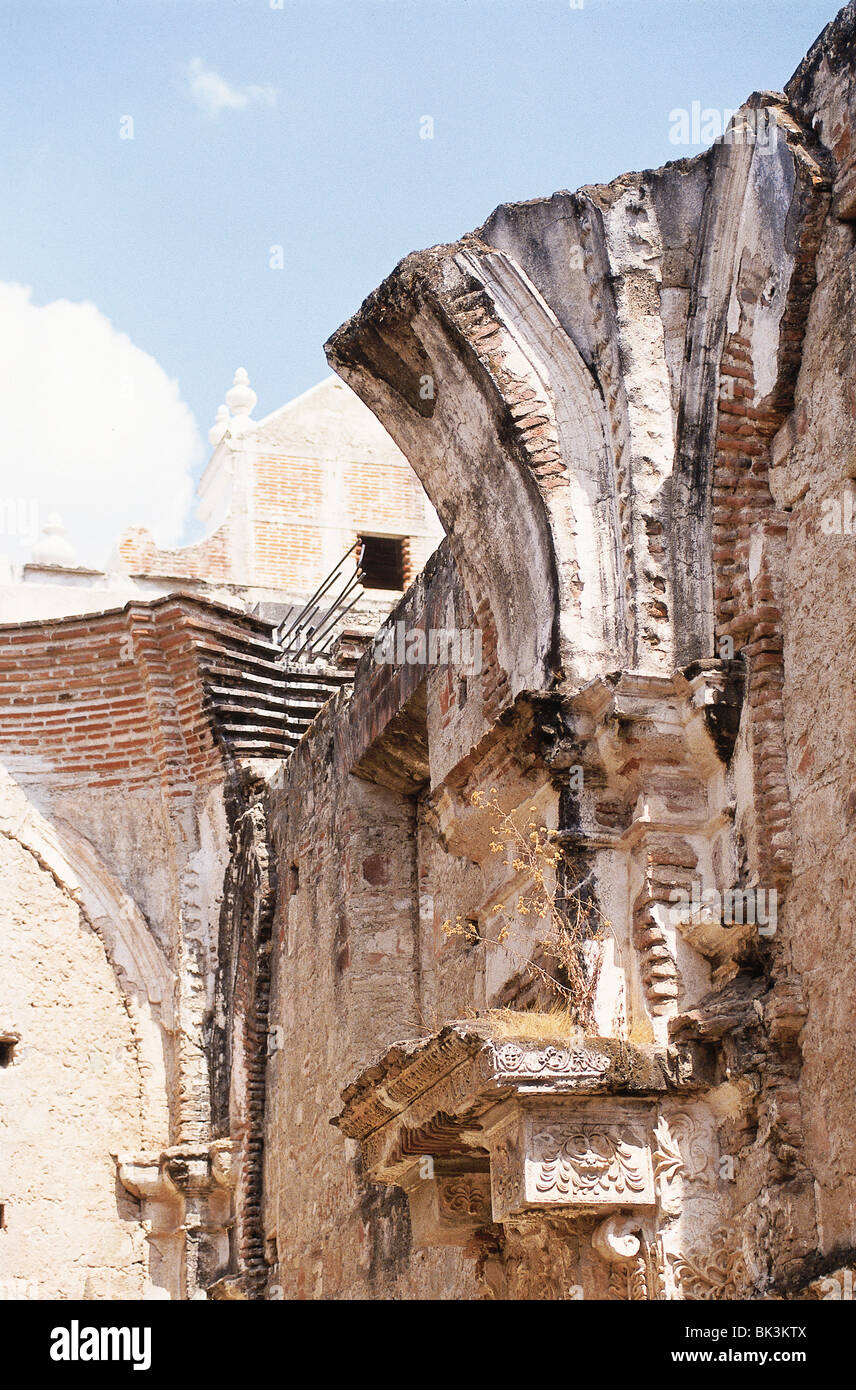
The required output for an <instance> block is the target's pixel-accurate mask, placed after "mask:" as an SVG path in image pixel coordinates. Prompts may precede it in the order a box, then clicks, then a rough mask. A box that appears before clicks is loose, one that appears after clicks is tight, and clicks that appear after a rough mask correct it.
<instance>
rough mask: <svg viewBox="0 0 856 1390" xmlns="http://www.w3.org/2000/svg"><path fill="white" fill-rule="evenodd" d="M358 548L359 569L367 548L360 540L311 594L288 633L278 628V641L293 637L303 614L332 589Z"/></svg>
mask: <svg viewBox="0 0 856 1390" xmlns="http://www.w3.org/2000/svg"><path fill="white" fill-rule="evenodd" d="M358 546H359V548H360V554H359V557H358V559H357V567H358V568H359V563H360V560H362V558H363V551H364V550H365V546H364V545H363V543H362V542H361V541H360V540H356V541H354V544H353V545H352V546H350V547H349V549H348V550H346V551H345V553H344V555H343V556H342V558H341V560H339V561H338V562H337V563H336V564H335V565H334V566H333V568H332V570H331V571H330V573H329V574H328V575H327V577H326V579H322V581H321V583H320V584H319V585H318V588H317V589H316V590H315V592H314V594H311V595H310V597H309V598H308V599H307V600H306V603H305V604H304V606H303V608H301V610H300V612H299V613H298V615H297V617H296V618H295V619H294V622H293V623H292V624H291V627H290V628H289V629H288V631H287V632H285V633H281V632H280V629H279V628H277V633H276V636H277V640H278V641H279V642H284V641H285V640H286V638H288V637H290V636H291V634H292V632H293V631H294V629H295V628H296V627H298V626H299V625H300V620H301V618H302V617H303V614H304V613H305V612H306V610H307V609H308V608H310V607H311V605H312V604H313V603H315V601H316V599H319V598H320V597H321V595H322V594H324V593H326V592H327V590H328V588H329V587H330V585H331V584H332V583H333V582H334V581H335V579H336V577H337V575H338V573H339V570H340V569H341V568H342V566H343V565H344V563H345V561H346V560H347V558H348V556H349V555H351V554H353V552H354V551H355V550H356V549H357V547H358ZM289 616H290V615H289ZM285 621H286V622H287V621H288V619H285ZM282 626H284V624H280V627H282Z"/></svg>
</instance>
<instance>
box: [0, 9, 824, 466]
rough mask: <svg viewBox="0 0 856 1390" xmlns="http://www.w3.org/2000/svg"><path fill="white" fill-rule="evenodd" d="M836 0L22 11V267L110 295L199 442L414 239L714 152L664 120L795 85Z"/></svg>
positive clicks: (14, 70)
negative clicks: (683, 143) (683, 139)
mask: <svg viewBox="0 0 856 1390" xmlns="http://www.w3.org/2000/svg"><path fill="white" fill-rule="evenodd" d="M274 3H277V0H274ZM837 8H838V7H837V6H836V5H835V4H834V3H833V2H832V0H773V3H770V0H584V5H583V8H581V9H576V8H572V7H571V4H570V3H569V0H349V3H342V0H282V7H281V8H272V5H271V0H91V3H90V2H89V0H51V3H45V2H44V0H22V2H20V3H19V0H0V73H2V90H3V103H2V108H3V115H2V126H0V169H2V176H3V187H4V190H5V198H4V204H5V206H4V217H3V219H2V221H0V282H15V283H18V284H22V285H27V286H31V287H32V302H33V303H34V304H36V305H45V304H48V303H49V302H51V301H54V300H57V299H67V300H70V301H72V302H78V301H84V300H87V301H92V302H93V303H94V304H95V305H96V306H97V308H98V309H99V310H100V311H101V313H102V314H103V315H106V317H107V318H108V319H109V320H110V321H111V323H112V325H113V328H114V329H115V330H117V331H119V332H121V333H124V334H127V335H128V336H129V337H130V339H131V340H132V342H133V344H134V345H135V346H136V347H137V348H139V349H142V350H143V351H144V352H145V353H147V354H150V355H151V357H153V358H154V359H156V362H157V363H158V364H160V367H161V368H163V371H164V372H165V373H166V375H167V377H169V378H175V379H176V380H177V381H178V385H179V390H180V393H181V396H182V397H183V399H184V401H185V402H187V404H188V405H189V407H190V409H191V410H192V411H193V413H194V414H195V416H196V420H197V423H198V426H199V428H200V430H202V431H203V432H204V431H206V430H207V428H208V426H209V424H210V423H211V422H212V420H213V416H214V411H215V409H216V407H217V405H218V404H219V403H220V401H221V400H222V396H223V393H224V391H225V390H226V388H227V386H228V384H229V382H230V380H231V375H232V372H233V371H234V368H235V367H236V366H238V365H244V366H246V367H247V368H248V370H249V372H250V376H251V379H252V382H253V385H254V387H255V388H256V390H257V391H258V393H259V397H260V400H259V407H258V410H257V414H261V413H266V412H268V411H270V410H272V409H274V408H276V407H277V406H278V405H280V404H282V403H283V402H284V401H286V400H288V399H289V398H290V397H292V396H294V395H296V394H298V393H299V392H300V391H303V390H305V389H306V388H307V387H309V386H311V385H312V384H313V383H314V382H316V381H317V380H319V379H320V378H321V377H323V376H324V375H325V374H326V372H327V368H326V364H325V361H324V357H323V353H322V344H323V342H324V340H325V338H326V337H327V336H328V335H329V334H330V333H331V332H332V331H333V330H334V329H335V328H336V327H337V326H338V325H339V324H340V323H341V322H342V321H343V320H344V319H345V318H347V317H348V316H349V314H351V313H352V312H353V311H354V310H355V309H356V308H357V307H358V305H359V303H360V301H361V300H362V298H363V297H364V296H365V295H366V294H367V293H368V292H369V291H370V290H371V289H372V288H373V287H374V286H375V285H376V284H377V283H378V282H379V281H380V280H381V279H382V278H383V277H384V275H386V274H387V273H388V272H389V271H390V270H391V268H392V267H393V266H394V264H395V263H396V262H397V261H398V260H399V259H400V258H401V257H402V256H404V255H406V254H407V253H408V252H409V251H411V250H414V249H416V248H418V247H421V246H426V245H431V244H432V243H436V242H442V241H448V240H452V239H455V238H456V237H458V236H459V235H460V234H461V233H463V232H464V231H467V230H470V229H471V228H473V227H474V226H477V225H478V224H479V223H480V222H481V221H483V220H484V218H485V217H486V216H487V214H488V213H489V212H490V211H491V209H492V208H493V207H494V206H495V205H496V204H497V203H499V202H506V201H516V200H520V199H526V198H531V197H536V196H539V195H547V194H549V193H552V192H553V191H554V190H555V189H557V188H576V187H578V186H579V185H581V184H583V183H591V182H599V181H606V180H609V179H611V178H614V177H615V176H616V175H618V174H620V173H622V172H623V171H625V170H628V169H634V168H645V167H652V166H656V165H658V164H661V163H663V162H665V161H666V160H667V159H670V158H675V157H677V156H681V155H684V154H687V153H693V152H694V151H693V150H691V149H686V148H677V149H676V148H675V146H674V145H673V144H670V141H669V113H670V111H672V110H673V109H674V108H677V107H685V108H687V109H689V107H690V106H691V103H692V102H693V101H700V102H701V104H702V106H704V107H716V108H727V107H736V106H738V105H739V104H740V103H741V101H743V100H744V99H745V98H746V97H747V96H748V94H749V93H750V92H751V91H753V90H756V89H759V88H768V87H769V88H781V86H782V85H783V83H784V82H785V81H786V80H787V78H788V77H789V76H790V74H791V72H792V71H793V69H794V67H795V66H796V64H797V63H798V62H799V60H800V59H801V57H802V56H803V54H804V52H805V51H806V49H807V48H808V46H809V45H810V43H811V42H812V41H813V39H814V38H815V37H816V35H817V34H818V33H819V31H820V30H821V29H822V28H823V26H824V24H825V23H827V22H828V21H829V20H830V19H831V18H832V17H833V15H834V14H835V13H836V10H837ZM194 64H195V66H192V65H194ZM194 77H195V78H196V87H195V88H194ZM218 81H219V82H221V83H222V84H225V85H224V86H221V87H219V88H218V87H217V83H218ZM212 84H213V86H212ZM218 91H219V92H220V95H221V97H222V98H223V100H225V101H228V102H231V103H232V104H229V105H223V106H221V108H220V109H219V110H215V109H214V106H216V94H217V92H218ZM212 93H213V94H214V97H215V101H214V106H212V104H211V97H212ZM206 101H207V103H208V104H207V106H206ZM129 115H130V116H131V117H132V118H133V135H134V138H133V139H132V140H130V139H125V140H123V139H120V122H121V120H122V118H123V117H125V116H129ZM425 115H430V116H431V117H432V118H433V121H434V138H433V139H431V140H428V139H420V134H419V132H420V119H421V118H422V117H423V116H425ZM126 129H127V126H126ZM276 245H281V246H282V247H283V261H284V264H283V268H282V269H281V270H280V269H272V268H271V266H270V264H269V261H270V248H271V247H272V246H276ZM0 335H2V328H0ZM200 464H201V458H200V457H196V458H195V459H194V461H193V467H194V470H195V471H197V472H198V469H199V466H200Z"/></svg>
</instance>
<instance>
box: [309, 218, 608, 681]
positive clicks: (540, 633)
mask: <svg viewBox="0 0 856 1390" xmlns="http://www.w3.org/2000/svg"><path fill="white" fill-rule="evenodd" d="M327 354H328V358H329V360H330V362H331V365H333V366H334V367H335V368H336V370H337V371H338V372H339V373H340V375H341V376H343V377H344V379H345V380H346V381H347V382H348V384H349V385H351V386H352V387H353V389H354V390H355V391H356V392H357V393H358V394H359V395H361V396H362V398H363V400H365V402H366V403H367V404H368V405H369V406H370V407H371V409H373V410H374V411H375V413H376V414H377V415H378V417H379V418H380V420H381V421H382V423H383V424H384V425H385V426H386V428H387V429H388V431H389V433H390V434H391V435H392V436H393V438H394V439H395V441H396V443H397V444H398V445H399V447H400V448H401V449H402V450H403V452H404V453H405V454H406V455H407V457H408V459H409V461H410V463H411V466H412V467H413V469H414V471H415V472H416V473H417V475H418V476H419V478H420V480H421V482H422V484H423V486H424V487H425V490H426V492H427V493H428V496H429V497H430V499H431V501H432V503H433V504H434V506H435V508H436V510H437V512H438V515H439V516H440V519H441V521H442V523H443V525H444V527H445V529H446V531H447V534H448V536H449V540H450V544H451V546H452V550H453V554H454V556H455V560H456V563H457V565H458V568H459V570H460V572H461V577H462V579H463V581H464V584H465V586H466V588H467V591H468V593H469V596H470V600H471V603H472V606H473V610H474V612H475V613H476V616H477V618H478V620H479V621H480V622H481V623H482V625H483V626H485V625H486V624H492V626H493V628H494V629H495V641H496V651H497V659H498V661H499V664H500V665H501V667H502V668H503V670H504V671H505V672H506V673H507V676H508V686H509V689H510V693H511V695H512V696H514V695H516V694H517V693H519V692H520V691H521V690H524V689H528V690H544V689H548V688H549V687H550V686H551V684H552V683H553V681H554V679H555V677H556V675H557V674H558V673H560V672H561V673H565V671H566V670H567V673H569V674H570V675H571V676H572V677H573V678H575V679H577V680H580V681H584V680H587V679H590V678H591V677H592V676H593V675H594V674H595V672H596V670H597V669H598V668H601V669H602V666H603V663H604V661H605V660H606V661H609V660H610V659H611V658H615V657H617V656H618V654H619V648H620V645H621V636H620V634H621V613H622V604H621V600H620V592H619V584H618V581H617V565H616V555H617V548H616V542H615V500H614V486H613V483H612V477H611V473H610V469H609V466H608V458H607V450H606V439H605V415H604V411H603V403H602V398H601V397H600V394H599V392H598V389H597V387H596V385H595V382H594V380H593V378H592V376H591V373H590V371H589V369H588V368H587V367H586V366H585V364H584V362H583V361H582V358H581V357H580V356H579V353H578V352H577V349H576V348H575V347H574V345H573V343H572V342H571V340H570V339H569V338H568V336H567V334H566V333H565V332H564V330H563V329H562V327H561V325H560V324H559V322H558V319H557V318H556V316H555V314H554V313H553V311H552V310H551V309H550V308H549V306H548V305H547V304H546V302H545V301H544V300H543V298H542V297H541V295H540V294H539V293H538V291H537V290H536V289H535V287H534V285H532V283H531V281H530V280H529V279H528V277H527V276H526V275H525V273H524V272H523V271H522V270H521V268H520V266H519V265H518V264H517V263H516V262H515V261H514V260H513V259H512V258H511V257H510V256H507V255H506V254H504V253H502V252H497V251H493V250H491V249H490V248H488V247H485V246H484V245H483V244H482V243H480V242H478V241H477V240H475V239H473V238H470V239H468V240H466V241H464V242H462V243H459V245H458V246H456V247H445V248H437V249H434V250H432V251H429V252H423V253H419V254H417V255H415V256H410V257H408V258H407V259H406V260H405V261H403V262H402V264H401V265H400V266H399V267H398V269H397V270H396V272H395V273H394V274H393V275H392V276H391V277H390V279H389V280H387V281H386V282H385V283H384V285H382V286H381V287H380V289H379V290H378V291H377V292H376V293H375V294H374V295H372V296H371V297H370V298H369V299H368V300H367V301H366V303H365V304H364V305H363V307H362V309H361V311H360V313H359V314H358V315H356V316H355V318H354V319H352V320H351V321H350V322H349V323H347V324H345V325H344V327H343V328H341V329H340V330H339V331H338V333H336V334H335V335H334V336H333V338H332V339H331V340H330V342H329V343H328V344H327Z"/></svg>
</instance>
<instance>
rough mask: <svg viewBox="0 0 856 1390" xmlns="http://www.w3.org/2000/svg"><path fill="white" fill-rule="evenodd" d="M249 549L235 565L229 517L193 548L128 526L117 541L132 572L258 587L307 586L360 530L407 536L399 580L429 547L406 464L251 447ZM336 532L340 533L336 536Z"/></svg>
mask: <svg viewBox="0 0 856 1390" xmlns="http://www.w3.org/2000/svg"><path fill="white" fill-rule="evenodd" d="M236 459H237V460H239V461H241V460H243V464H245V466H247V467H250V468H251V469H252V483H251V487H252V496H253V530H252V538H251V547H252V553H251V556H249V557H247V560H246V561H245V562H243V563H240V562H239V560H238V557H237V554H236V537H235V530H236V528H235V526H234V525H233V523H232V520H231V518H230V517H227V519H226V520H225V521H224V523H223V525H222V526H220V527H219V528H218V530H217V531H215V532H214V533H213V535H211V536H209V537H207V538H206V539H205V540H203V541H199V542H198V543H197V544H195V545H190V546H187V547H185V548H183V549H177V550H162V549H160V548H159V547H158V546H156V545H155V542H154V540H153V539H152V537H151V535H150V534H149V532H148V531H146V530H143V529H139V528H138V529H136V530H133V531H128V532H127V533H126V534H125V536H124V537H123V538H122V541H121V543H120V545H119V554H120V556H121V558H122V561H123V563H124V564H125V565H126V566H127V568H128V569H129V571H130V572H131V573H132V574H141V575H152V576H160V577H162V578H175V579H201V580H207V581H209V582H211V583H232V584H243V585H258V586H261V587H268V588H273V589H284V590H287V591H296V592H298V593H301V592H306V593H309V592H311V590H313V589H314V588H315V587H316V585H317V584H318V583H319V582H320V581H321V580H322V579H323V578H324V576H325V574H327V572H328V571H329V570H330V569H331V568H332V566H333V564H334V563H335V562H336V560H338V559H339V557H340V556H341V555H342V554H344V552H345V550H346V549H347V548H348V546H349V545H350V544H351V543H352V539H356V536H357V535H358V534H360V533H361V532H368V533H369V534H372V533H375V532H376V533H377V534H378V535H386V534H388V535H391V536H401V537H404V538H405V540H407V539H410V538H412V549H411V551H410V558H409V562H408V564H407V565H406V566H405V587H407V585H408V584H409V583H410V582H411V580H412V579H414V578H415V577H416V575H417V574H418V573H419V571H420V570H421V568H422V566H423V565H424V563H425V561H426V560H427V559H428V557H429V555H430V554H431V553H432V552H433V550H434V549H435V547H436V541H435V538H434V537H433V535H430V536H425V535H423V534H420V533H423V532H425V530H426V525H427V523H426V518H425V507H424V494H423V492H422V487H421V484H420V483H419V480H418V479H417V477H416V475H415V473H414V472H413V471H412V469H411V468H410V467H409V465H408V464H407V463H406V462H405V461H404V459H402V460H401V463H400V464H398V465H394V464H390V463H379V462H371V461H362V462H361V461H359V460H356V461H355V460H349V461H348V462H347V463H343V464H339V463H336V464H332V463H330V461H329V460H325V459H311V458H293V457H288V456H285V455H282V454H274V453H269V454H263V453H262V454H253V455H250V456H249V457H248V458H247V457H244V456H242V455H240V454H239V455H236ZM337 532H338V534H337Z"/></svg>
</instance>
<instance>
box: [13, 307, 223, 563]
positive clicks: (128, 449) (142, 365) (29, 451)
mask: <svg viewBox="0 0 856 1390" xmlns="http://www.w3.org/2000/svg"><path fill="white" fill-rule="evenodd" d="M30 296H31V291H30V290H29V289H27V288H25V287H24V286H23V285H15V284H2V283H0V421H2V427H0V553H2V554H5V555H7V556H9V558H11V559H12V560H14V561H15V562H16V563H20V562H21V561H22V560H26V559H28V558H29V552H30V550H31V549H32V546H33V544H34V537H33V535H32V534H31V532H32V526H33V522H34V521H35V520H36V518H37V519H38V528H41V526H43V525H44V523H45V521H46V520H47V517H48V515H49V513H50V512H52V511H58V512H59V513H60V515H61V516H62V519H63V521H64V522H65V525H66V528H67V531H68V537H69V540H70V541H71V542H72V543H73V544H74V546H75V547H76V549H77V553H78V563H79V564H87V565H92V566H94V567H98V568H100V567H101V566H103V565H104V563H105V562H106V560H107V559H108V557H109V555H110V553H111V551H112V550H113V548H114V546H115V543H116V542H117V541H118V539H119V536H120V534H121V532H122V531H124V530H125V528H126V527H128V526H147V527H148V528H149V530H150V531H152V533H153V534H154V536H155V539H156V540H157V541H158V542H159V543H160V544H161V545H174V544H176V542H177V541H179V540H180V538H181V535H182V531H183V527H184V522H185V517H186V515H187V511H188V507H189V504H190V500H191V496H192V493H193V484H192V479H191V470H192V468H193V466H194V464H195V463H197V462H199V461H200V460H201V458H202V457H203V446H202V441H201V439H200V436H199V431H198V429H197V427H196V421H195V419H194V417H193V414H192V412H191V410H190V409H189V407H188V406H187V405H186V404H185V403H184V401H183V400H182V399H181V395H180V393H179V389H178V383H177V382H175V381H171V380H170V378H169V377H168V376H167V374H166V372H165V371H164V370H163V368H162V367H161V366H159V365H158V363H157V362H156V361H155V359H154V358H153V357H150V356H149V354H148V353H146V352H143V351H142V349H140V348H138V347H135V346H134V344H133V343H132V342H131V340H130V338H129V337H128V336H127V334H125V333H119V332H117V330H116V329H115V328H114V327H113V325H112V324H111V322H110V320H109V319H108V318H106V317H105V316H104V314H102V313H101V312H100V310H99V309H97V308H96V306H95V305H94V304H91V303H83V304H72V303H70V302H69V300H67V299H57V300H54V301H53V303H51V304H45V305H44V306H43V307H39V306H37V305H35V304H33V303H32V302H31V297H30ZM22 530H23V534H20V533H21V531H22ZM16 532H17V533H18V534H15V533H16Z"/></svg>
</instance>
